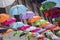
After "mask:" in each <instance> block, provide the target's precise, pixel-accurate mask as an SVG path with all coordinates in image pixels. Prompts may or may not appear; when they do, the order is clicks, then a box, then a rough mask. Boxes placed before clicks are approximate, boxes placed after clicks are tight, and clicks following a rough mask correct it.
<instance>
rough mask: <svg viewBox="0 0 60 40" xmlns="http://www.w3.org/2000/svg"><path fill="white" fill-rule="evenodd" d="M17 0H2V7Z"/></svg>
mask: <svg viewBox="0 0 60 40" xmlns="http://www.w3.org/2000/svg"><path fill="white" fill-rule="evenodd" d="M14 1H15V0H0V8H4V7H6V6H9V5H11V4H12V3H13V2H14Z"/></svg>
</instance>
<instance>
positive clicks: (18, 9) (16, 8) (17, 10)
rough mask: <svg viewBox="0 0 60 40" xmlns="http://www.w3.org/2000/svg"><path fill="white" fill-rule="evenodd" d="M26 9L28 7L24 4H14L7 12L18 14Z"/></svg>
mask: <svg viewBox="0 0 60 40" xmlns="http://www.w3.org/2000/svg"><path fill="white" fill-rule="evenodd" d="M27 10H28V8H27V7H26V6H24V5H15V6H13V7H12V8H11V9H10V11H9V14H10V15H20V14H21V13H26V12H27Z"/></svg>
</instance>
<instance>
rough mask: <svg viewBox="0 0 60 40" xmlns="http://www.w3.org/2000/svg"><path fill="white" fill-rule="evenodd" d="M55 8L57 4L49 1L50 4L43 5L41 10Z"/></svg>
mask: <svg viewBox="0 0 60 40" xmlns="http://www.w3.org/2000/svg"><path fill="white" fill-rule="evenodd" d="M54 6H56V3H55V2H51V1H48V2H45V3H43V4H42V5H41V6H40V10H46V9H49V8H52V7H54Z"/></svg>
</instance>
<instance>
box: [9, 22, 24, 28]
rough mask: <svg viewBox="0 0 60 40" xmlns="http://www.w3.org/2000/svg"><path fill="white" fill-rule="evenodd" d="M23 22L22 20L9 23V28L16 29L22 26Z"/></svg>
mask: <svg viewBox="0 0 60 40" xmlns="http://www.w3.org/2000/svg"><path fill="white" fill-rule="evenodd" d="M23 25H24V24H23V23H22V22H15V23H13V24H11V25H10V27H11V28H14V29H17V28H18V27H22V26H23Z"/></svg>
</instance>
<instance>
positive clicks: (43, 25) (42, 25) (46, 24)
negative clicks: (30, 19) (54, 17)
mask: <svg viewBox="0 0 60 40" xmlns="http://www.w3.org/2000/svg"><path fill="white" fill-rule="evenodd" d="M49 24H51V23H50V22H46V23H44V24H41V25H40V27H45V26H48V25H49Z"/></svg>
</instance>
